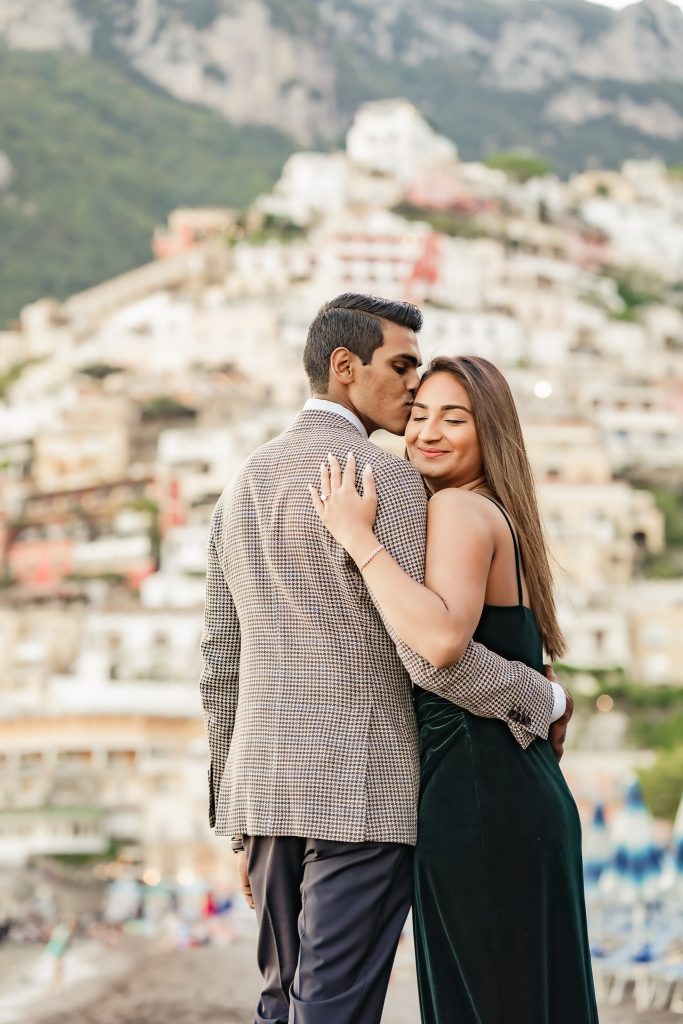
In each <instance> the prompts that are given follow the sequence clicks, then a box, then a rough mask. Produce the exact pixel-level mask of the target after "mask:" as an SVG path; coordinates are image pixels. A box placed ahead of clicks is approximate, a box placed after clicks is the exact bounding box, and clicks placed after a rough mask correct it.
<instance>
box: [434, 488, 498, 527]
mask: <svg viewBox="0 0 683 1024" xmlns="http://www.w3.org/2000/svg"><path fill="white" fill-rule="evenodd" d="M428 510H429V522H430V524H431V523H433V524H435V525H443V526H444V528H445V527H449V528H451V529H452V528H453V527H458V528H460V527H462V528H463V529H468V530H470V531H472V532H473V533H474V532H476V533H479V534H488V535H492V533H493V531H494V528H495V521H494V519H493V518H492V516H491V511H490V510H492V511H493V512H495V506H493V505H492V504H491V502H490V501H489V500H488V499H487V498H485V497H484V496H483V495H481V494H477V493H476V492H475V491H467V490H464V489H463V488H461V487H444V488H443V490H441V491H437V492H436V494H433V495H432V497H431V498H430V499H429V506H428Z"/></svg>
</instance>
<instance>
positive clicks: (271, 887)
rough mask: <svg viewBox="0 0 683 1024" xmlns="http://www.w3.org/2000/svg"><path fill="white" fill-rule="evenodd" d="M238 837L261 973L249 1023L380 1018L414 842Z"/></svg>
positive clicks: (363, 1023) (366, 1022)
mask: <svg viewBox="0 0 683 1024" xmlns="http://www.w3.org/2000/svg"><path fill="white" fill-rule="evenodd" d="M244 843H245V847H246V850H247V864H248V869H249V881H250V884H251V890H252V895H253V897H254V903H255V904H256V915H257V919H258V925H259V936H258V950H257V957H258V965H259V968H260V970H261V974H262V975H263V990H262V992H261V998H260V1000H259V1004H258V1007H257V1010H256V1017H255V1021H254V1024H379V1022H380V1019H381V1016H382V1008H383V1006H384V1000H385V997H386V992H387V986H388V984H389V975H390V974H391V968H392V964H393V962H394V956H395V953H396V946H397V945H398V940H399V938H400V935H401V930H402V928H403V925H404V923H405V920H406V917H407V914H408V910H409V908H410V902H411V898H412V874H413V848H412V847H411V846H404V845H402V844H400V843H339V842H333V841H331V840H325V839H301V838H298V837H294V836H250V837H246V838H245V840H244Z"/></svg>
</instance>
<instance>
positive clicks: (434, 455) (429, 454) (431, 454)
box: [417, 448, 446, 459]
mask: <svg viewBox="0 0 683 1024" xmlns="http://www.w3.org/2000/svg"><path fill="white" fill-rule="evenodd" d="M417 450H418V451H419V453H420V455H424V457H425V459H438V458H439V457H440V456H441V455H445V454H446V452H442V451H439V449H438V448H418V449H417Z"/></svg>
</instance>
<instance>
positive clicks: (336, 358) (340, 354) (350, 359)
mask: <svg viewBox="0 0 683 1024" xmlns="http://www.w3.org/2000/svg"><path fill="white" fill-rule="evenodd" d="M355 358H357V357H354V355H353V353H352V352H349V350H348V348H336V349H335V350H334V352H333V353H332V355H331V356H330V373H331V375H332V376H333V377H334V378H335V379H336V380H338V381H339V383H340V384H352V383H353V378H354V369H355V367H354V359H355Z"/></svg>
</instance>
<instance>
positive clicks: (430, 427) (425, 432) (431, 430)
mask: <svg viewBox="0 0 683 1024" xmlns="http://www.w3.org/2000/svg"><path fill="white" fill-rule="evenodd" d="M440 438H441V431H440V429H439V424H438V422H437V421H436V420H432V419H427V420H425V421H424V423H421V424H420V439H421V440H422V441H438V440H440Z"/></svg>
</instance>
